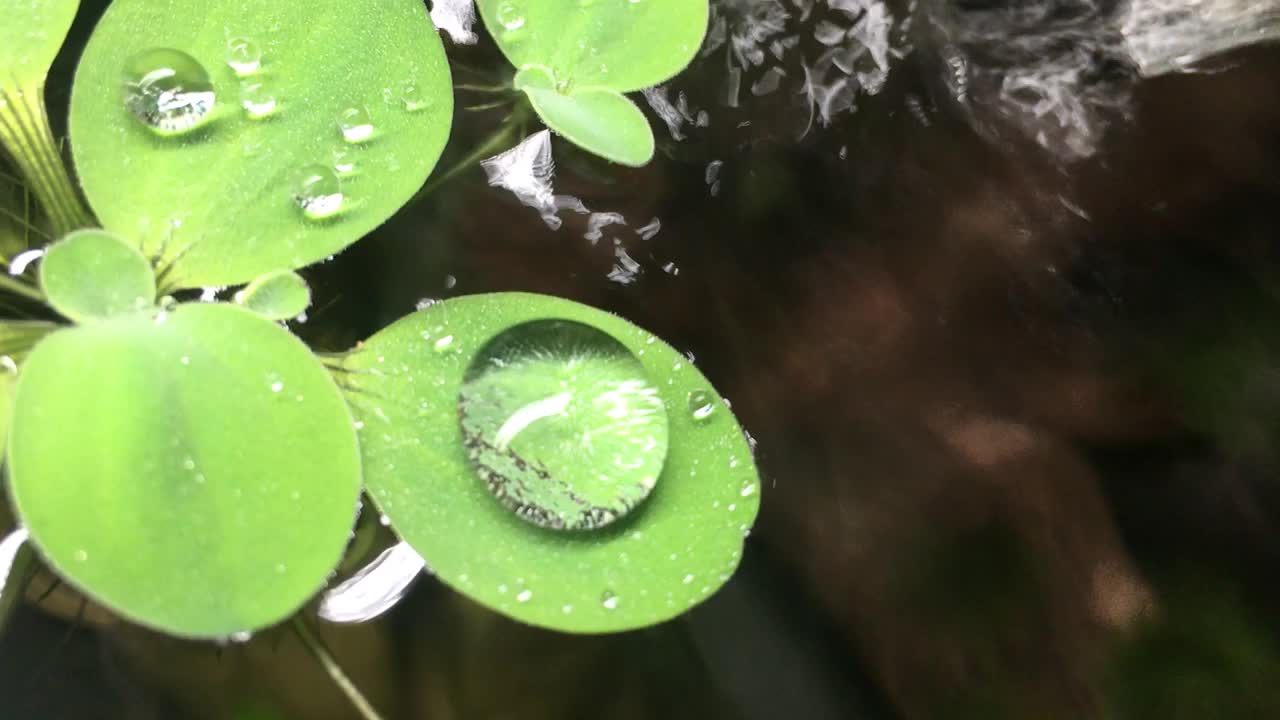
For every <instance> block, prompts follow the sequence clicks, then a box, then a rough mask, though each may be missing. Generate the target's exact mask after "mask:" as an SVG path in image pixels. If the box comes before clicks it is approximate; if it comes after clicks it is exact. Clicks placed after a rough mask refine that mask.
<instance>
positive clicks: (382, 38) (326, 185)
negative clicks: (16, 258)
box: [70, 0, 453, 289]
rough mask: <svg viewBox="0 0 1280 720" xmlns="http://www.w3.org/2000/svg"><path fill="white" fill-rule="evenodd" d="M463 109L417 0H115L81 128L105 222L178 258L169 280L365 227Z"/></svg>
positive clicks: (76, 137) (91, 50)
mask: <svg viewBox="0 0 1280 720" xmlns="http://www.w3.org/2000/svg"><path fill="white" fill-rule="evenodd" d="M164 48H168V49H171V50H176V51H178V52H177V53H174V52H167V53H160V52H154V51H156V50H157V49H164ZM193 63H194V64H193ZM148 68H150V69H152V70H153V71H154V72H152V73H151V74H148V73H147V70H148ZM165 68H169V69H172V70H173V71H174V74H167V73H165V72H163V70H164V69H165ZM126 70H127V71H128V72H129V73H130V76H131V79H132V80H133V81H134V85H133V86H132V89H131V90H129V89H127V88H125V87H123V85H122V77H124V74H125V73H126ZM163 91H167V92H168V93H169V94H168V95H166V99H167V101H168V104H167V108H168V109H163V108H161V107H160V106H159V102H158V100H159V97H160V93H161V92H163ZM126 96H128V97H132V98H133V101H132V102H125V100H124V98H125V97H126ZM452 104H453V101H452V89H451V85H450V80H449V69H448V65H447V62H446V59H445V55H444V50H443V47H442V45H441V43H440V39H439V36H438V35H437V34H436V32H435V30H434V28H432V26H431V23H430V20H429V19H428V17H427V11H426V8H425V6H423V4H422V3H421V2H417V1H416V0H384V1H383V2H378V3H360V2H349V1H347V0H316V1H315V2H306V3H293V2H261V3H248V4H246V3H243V2H240V0H208V1H207V2H200V3H191V2H185V1H184V0H115V2H113V3H112V4H111V6H110V7H109V8H108V10H107V12H106V14H105V15H104V16H103V18H102V20H101V22H100V23H99V24H98V27H97V29H96V30H95V31H94V34H93V37H92V38H91V39H90V41H89V43H88V46H87V47H86V48H85V52H84V55H83V56H82V58H81V61H80V67H79V69H78V71H77V73H76V82H75V86H74V89H73V92H72V99H71V118H70V122H71V135H72V140H73V143H72V145H73V149H74V151H75V158H76V166H77V169H78V170H79V174H80V178H81V182H82V184H83V186H84V189H85V192H86V194H87V195H88V197H89V200H90V203H91V204H92V205H93V207H94V209H95V210H96V211H97V214H98V217H99V218H100V219H101V220H102V222H103V224H104V226H105V227H107V228H108V229H110V230H113V231H115V232H118V233H120V234H121V235H124V236H125V237H128V238H130V239H131V240H135V241H136V242H137V243H139V246H140V247H141V248H142V250H143V252H144V253H145V254H146V255H148V256H149V257H158V258H160V261H159V263H158V265H159V266H161V267H167V266H168V265H170V264H172V266H173V267H172V269H171V270H170V271H169V272H168V273H167V274H163V275H162V276H161V281H162V282H161V285H162V287H163V288H164V289H169V288H175V287H195V286H201V285H224V284H234V283H240V282H247V281H249V280H251V279H253V278H254V277H257V276H259V275H262V274H264V273H267V272H270V271H273V270H279V269H290V268H296V267H301V266H303V265H307V264H309V263H312V262H315V261H317V260H320V259H322V258H324V257H326V256H329V255H331V254H333V253H335V252H337V251H339V250H341V249H342V248H344V247H346V246H347V245H349V244H351V243H352V242H354V241H355V240H357V239H359V238H360V237H361V236H363V235H364V234H366V233H368V232H369V231H370V230H372V229H373V228H375V227H376V226H378V225H379V224H380V223H382V222H383V221H384V220H386V219H387V218H388V217H389V216H390V215H391V214H392V213H394V212H395V211H396V210H398V209H399V208H400V206H402V205H403V204H405V203H406V202H407V201H408V200H409V199H410V198H411V197H413V195H414V194H415V193H416V192H417V190H418V188H419V187H420V186H421V185H422V183H423V182H424V180H425V179H426V177H427V175H428V174H429V173H430V171H431V169H432V167H433V166H434V165H435V163H436V160H437V159H438V157H439V155H440V151H441V150H442V149H443V147H444V144H445V141H446V139H447V138H448V135H449V126H450V122H451V118H452V109H453V108H452ZM205 112H207V115H205V114H204V113H205ZM140 117H141V118H147V119H148V122H144V121H143V120H140V119H139V118H140ZM148 123H150V124H148ZM152 126H156V127H157V128H159V129H160V130H161V132H157V131H156V130H154V129H153V127H152Z"/></svg>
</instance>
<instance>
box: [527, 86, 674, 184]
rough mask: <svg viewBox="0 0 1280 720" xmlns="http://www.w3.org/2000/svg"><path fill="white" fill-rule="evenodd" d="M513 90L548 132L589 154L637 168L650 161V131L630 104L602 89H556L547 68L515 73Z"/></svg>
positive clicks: (614, 93)
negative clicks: (526, 98) (526, 99)
mask: <svg viewBox="0 0 1280 720" xmlns="http://www.w3.org/2000/svg"><path fill="white" fill-rule="evenodd" d="M515 87H516V89H517V90H523V91H524V92H525V94H527V95H528V96H529V101H530V102H531V103H532V104H533V109H534V110H535V111H537V113H538V117H540V118H542V121H543V122H544V123H546V124H547V127H549V128H551V129H552V130H554V131H556V132H557V133H559V134H560V135H563V136H564V137H565V138H566V139H568V140H569V141H570V142H572V143H573V144H575V145H577V146H578V147H581V148H582V149H584V150H587V151H588V152H591V153H594V154H596V155H599V156H600V157H602V158H605V159H606V160H612V161H614V162H616V163H621V164H623V165H630V166H632V167H640V166H641V165H644V164H646V163H648V162H649V161H650V160H652V159H653V130H652V129H651V128H650V127H649V121H648V120H647V119H646V118H645V116H644V113H643V112H641V111H640V108H638V107H636V104H635V103H634V102H632V101H631V100H630V98H628V97H626V96H625V95H622V94H621V93H617V92H614V91H613V90H607V89H603V88H587V89H585V90H569V91H568V94H566V93H565V92H561V91H560V90H558V89H557V88H556V81H555V79H554V78H553V77H552V76H551V73H550V71H548V70H547V69H546V68H542V67H535V66H530V67H526V68H524V69H522V70H521V71H520V72H518V73H516V77H515Z"/></svg>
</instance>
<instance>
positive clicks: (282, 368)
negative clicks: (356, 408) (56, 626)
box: [9, 304, 360, 637]
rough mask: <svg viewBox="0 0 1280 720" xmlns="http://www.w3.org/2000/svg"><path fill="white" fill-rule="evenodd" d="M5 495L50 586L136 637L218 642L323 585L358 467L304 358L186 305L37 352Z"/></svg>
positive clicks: (214, 307)
mask: <svg viewBox="0 0 1280 720" xmlns="http://www.w3.org/2000/svg"><path fill="white" fill-rule="evenodd" d="M9 478H10V490H11V492H12V495H13V500H14V505H15V508H16V509H17V511H18V513H19V515H20V517H21V519H22V522H23V524H24V525H25V526H26V527H27V528H28V529H29V530H30V532H31V540H32V542H33V543H34V544H35V545H36V547H37V549H38V550H39V551H40V553H41V554H42V555H43V556H44V558H45V559H46V561H48V562H49V564H50V565H52V567H53V568H54V569H55V570H57V572H58V573H59V574H60V575H61V576H62V577H63V578H65V579H67V580H68V581H70V582H71V583H72V584H74V585H76V586H77V587H79V588H80V589H82V590H83V591H84V592H86V593H87V594H88V595H89V596H91V597H93V598H94V599H96V600H97V601H99V602H101V603H102V604H104V605H106V606H108V607H110V608H112V609H114V610H115V611H117V612H118V613H120V614H121V615H124V616H125V617H128V618H131V619H133V620H135V621H137V622H139V623H141V624H144V625H147V626H150V627H153V628H157V629H160V630H163V631H166V632H169V633H173V634H176V635H183V636H195V637H218V636H226V635H229V634H231V633H235V632H239V631H244V630H253V629H257V628H260V627H263V626H266V625H270V624H272V623H275V622H277V621H279V620H281V619H283V618H284V617H286V616H288V615H289V614H290V613H292V612H293V611H295V610H296V609H297V608H298V607H299V606H301V605H302V603H303V602H305V601H306V599H307V598H308V597H310V596H311V595H312V594H313V593H314V592H315V591H316V590H318V589H319V588H320V587H321V586H322V585H323V584H324V582H325V580H326V578H327V577H328V575H329V573H330V572H331V571H332V570H333V568H334V567H335V566H336V565H337V563H338V560H339V558H340V557H341V554H342V551H343V548H344V546H345V545H346V542H347V537H348V534H349V532H350V530H351V525H352V521H353V517H354V513H355V507H356V502H357V497H358V492H359V487H360V466H359V454H358V449H357V447H356V438H355V433H354V432H353V430H352V419H351V415H350V413H349V411H348V410H347V407H346V405H345V403H344V402H343V398H342V396H341V394H340V393H339V392H338V389H337V387H336V386H335V385H334V383H333V381H332V379H331V378H330V376H329V375H328V373H327V372H326V371H325V369H324V367H323V366H322V365H321V364H320V363H319V362H318V361H317V360H316V359H315V356H314V355H312V354H311V353H310V351H308V350H307V348H306V346H304V345H303V344H302V343H301V342H300V341H299V340H298V339H297V338H295V337H293V336H292V335H290V334H289V333H288V332H287V331H285V330H284V329H282V328H280V327H279V326H278V325H276V324H274V323H272V322H270V321H268V320H265V319H263V318H261V317H259V316H257V315H255V314H253V313H251V312H249V311H247V310H244V309H242V308H238V307H235V306H232V305H223V304H191V305H181V306H179V307H177V308H176V309H174V310H172V311H164V310H159V311H157V310H151V311H147V312H138V313H132V314H128V315H122V316H118V317H115V318H110V319H107V320H103V321H101V322H96V323H93V324H91V325H85V326H81V327H77V328H70V329H66V330H62V331H59V332H57V333H54V334H52V335H50V336H48V337H46V338H45V339H44V340H43V341H41V343H40V344H39V345H38V346H37V347H36V349H35V350H34V351H33V352H32V353H31V355H30V357H28V359H27V361H26V363H25V364H24V365H23V367H22V371H21V373H20V375H19V379H18V384H17V389H16V392H15V397H14V409H13V423H12V428H11V436H10V442H9Z"/></svg>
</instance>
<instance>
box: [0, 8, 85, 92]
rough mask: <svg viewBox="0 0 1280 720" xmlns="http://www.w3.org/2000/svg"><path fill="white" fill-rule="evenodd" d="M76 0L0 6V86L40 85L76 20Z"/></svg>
mask: <svg viewBox="0 0 1280 720" xmlns="http://www.w3.org/2000/svg"><path fill="white" fill-rule="evenodd" d="M79 7H80V3H79V1H78V0H32V1H31V2H25V1H23V2H6V3H4V4H3V5H0V18H3V20H4V21H3V22H0V77H3V80H0V85H3V86H8V84H9V81H10V80H11V79H13V80H16V81H17V83H24V82H32V81H35V82H39V83H41V84H43V83H44V78H45V75H47V74H48V73H49V66H50V65H52V64H53V59H54V58H55V57H57V55H58V48H60V47H62V41H63V40H65V39H66V37H67V31H68V30H70V29H71V21H72V20H74V19H75V17H76V9H77V8H79Z"/></svg>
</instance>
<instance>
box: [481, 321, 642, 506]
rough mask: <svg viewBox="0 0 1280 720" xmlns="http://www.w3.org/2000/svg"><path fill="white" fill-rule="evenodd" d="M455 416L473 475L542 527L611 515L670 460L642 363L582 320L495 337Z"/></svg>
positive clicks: (633, 500)
mask: <svg viewBox="0 0 1280 720" xmlns="http://www.w3.org/2000/svg"><path fill="white" fill-rule="evenodd" d="M458 416H459V419H460V421H461V425H462V432H463V438H464V441H463V442H464V446H465V448H466V452H467V456H468V458H469V459H470V460H471V464H472V467H473V468H474V469H475V471H476V474H477V475H478V476H479V477H480V479H481V480H482V481H484V483H485V485H486V486H487V487H488V488H489V491H490V492H492V493H493V495H494V496H495V497H496V498H497V499H498V500H499V501H500V502H501V503H502V504H503V505H504V506H505V507H506V508H507V509H509V510H511V511H512V512H514V513H515V514H516V515H518V516H520V517H521V518H523V519H525V520H527V521H529V522H531V523H534V524H535V525H539V526H542V527H547V528H555V529H563V530H585V529H591V528H598V527H602V526H605V525H608V524H609V523H611V522H613V521H614V520H616V519H618V518H620V517H622V516H624V515H626V514H627V513H628V512H630V511H631V510H632V509H634V508H635V507H636V506H638V505H639V504H640V503H641V502H642V501H643V500H644V499H645V498H646V497H647V496H648V495H649V492H650V491H651V490H652V489H653V487H654V484H655V483H656V482H657V478H658V476H659V474H660V473H661V471H662V465H663V462H664V461H665V459H666V453H667V415H666V410H665V408H664V406H663V403H662V399H661V398H660V397H659V396H658V391H657V390H656V389H655V387H654V386H653V384H652V383H651V382H650V379H649V378H648V376H647V375H646V373H645V370H644V367H643V366H642V365H641V364H640V361H639V360H638V359H636V357H635V356H633V355H632V354H631V353H630V352H629V351H628V350H627V349H626V348H625V347H624V346H623V345H622V344H621V343H620V342H618V341H617V340H615V339H614V338H613V337H611V336H609V335H607V334H605V333H604V332H601V331H600V330H597V329H595V328H592V327H589V326H587V325H583V324H580V323H576V322H568V321H560V320H544V321H537V322H532V323H526V324H524V325H519V326H516V327H514V328H512V329H510V330H507V331H505V332H503V333H502V334H500V335H498V336H497V337H496V338H494V339H493V340H491V341H489V342H488V343H487V344H486V345H485V346H484V347H483V348H481V350H480V351H479V353H477V354H476V356H475V359H474V360H473V361H472V364H471V367H470V368H469V369H468V370H467V373H466V376H465V377H464V380H463V385H462V390H461V392H460V394H459V398H458Z"/></svg>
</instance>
